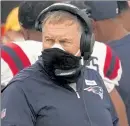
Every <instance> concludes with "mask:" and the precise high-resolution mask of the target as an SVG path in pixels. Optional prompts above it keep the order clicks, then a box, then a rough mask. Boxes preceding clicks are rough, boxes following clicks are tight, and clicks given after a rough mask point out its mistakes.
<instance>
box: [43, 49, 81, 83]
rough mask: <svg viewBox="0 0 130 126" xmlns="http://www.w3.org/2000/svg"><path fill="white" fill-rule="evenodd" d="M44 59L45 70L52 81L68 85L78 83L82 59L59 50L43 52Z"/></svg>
mask: <svg viewBox="0 0 130 126" xmlns="http://www.w3.org/2000/svg"><path fill="white" fill-rule="evenodd" d="M42 59H43V64H44V68H45V70H46V72H47V73H48V75H49V76H50V77H51V78H52V79H55V80H58V82H62V83H67V84H68V83H74V82H76V80H77V78H78V76H79V74H80V70H81V65H80V60H81V57H77V56H74V55H72V54H69V53H67V52H65V51H63V50H61V49H58V48H50V49H45V50H44V51H43V52H42Z"/></svg>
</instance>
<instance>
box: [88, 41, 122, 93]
mask: <svg viewBox="0 0 130 126" xmlns="http://www.w3.org/2000/svg"><path fill="white" fill-rule="evenodd" d="M92 57H94V60H93V61H91V63H90V64H91V65H90V66H89V68H92V69H94V70H98V71H99V73H100V76H101V77H102V79H103V81H104V84H105V86H106V88H107V90H108V92H109V93H110V92H111V91H112V90H113V89H114V87H115V86H118V85H119V80H120V78H121V75H122V67H121V61H120V60H119V58H118V57H117V56H116V55H115V54H114V52H113V51H112V49H111V48H110V47H109V46H107V45H105V44H104V43H100V42H95V45H94V50H93V53H92ZM95 57H96V58H95ZM96 64H97V65H98V69H97V68H96V67H95V66H96Z"/></svg>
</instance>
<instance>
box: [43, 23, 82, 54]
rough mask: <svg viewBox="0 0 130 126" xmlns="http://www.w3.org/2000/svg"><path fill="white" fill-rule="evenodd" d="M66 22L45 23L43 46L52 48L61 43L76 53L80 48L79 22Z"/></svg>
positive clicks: (70, 51)
mask: <svg viewBox="0 0 130 126" xmlns="http://www.w3.org/2000/svg"><path fill="white" fill-rule="evenodd" d="M66 24H67V21H66V22H64V23H57V24H52V23H51V24H50V23H46V24H44V31H43V35H42V37H43V48H44V49H48V48H52V47H53V46H54V45H55V44H59V45H61V46H62V48H63V49H64V50H65V51H66V52H68V53H71V54H73V55H75V54H76V53H77V52H78V50H79V48H80V37H81V35H80V32H79V26H78V24H77V23H75V24H71V25H66Z"/></svg>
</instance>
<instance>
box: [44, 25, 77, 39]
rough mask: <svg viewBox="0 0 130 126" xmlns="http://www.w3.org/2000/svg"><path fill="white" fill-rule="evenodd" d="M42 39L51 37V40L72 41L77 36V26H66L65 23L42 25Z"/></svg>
mask: <svg viewBox="0 0 130 126" xmlns="http://www.w3.org/2000/svg"><path fill="white" fill-rule="evenodd" d="M43 35H44V37H46V36H47V37H52V38H58V37H62V38H68V39H73V38H74V37H76V36H77V37H78V36H79V27H78V26H77V24H71V25H68V24H67V23H59V24H48V23H46V24H45V25H44V30H43Z"/></svg>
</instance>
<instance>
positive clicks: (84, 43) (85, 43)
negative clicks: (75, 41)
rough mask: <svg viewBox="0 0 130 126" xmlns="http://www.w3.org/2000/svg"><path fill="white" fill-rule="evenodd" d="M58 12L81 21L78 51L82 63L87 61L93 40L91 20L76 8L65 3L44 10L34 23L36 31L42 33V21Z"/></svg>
mask: <svg viewBox="0 0 130 126" xmlns="http://www.w3.org/2000/svg"><path fill="white" fill-rule="evenodd" d="M59 10H61V11H66V12H69V13H71V14H72V15H74V16H76V17H77V18H78V19H79V20H80V21H81V23H82V25H83V28H84V31H83V33H82V35H81V39H80V51H81V56H82V57H83V59H84V61H87V60H88V59H89V58H90V56H91V54H92V51H93V46H94V43H95V38H94V34H93V32H92V24H91V19H90V18H89V17H88V15H87V14H86V12H85V11H83V10H80V9H79V8H77V7H76V6H74V5H71V4H67V3H55V4H52V5H51V6H49V7H47V8H45V9H44V10H43V11H42V12H41V13H40V14H39V15H38V17H37V19H36V21H35V28H36V30H37V31H40V32H42V21H43V20H44V18H45V17H46V15H47V13H49V12H53V11H59Z"/></svg>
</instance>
